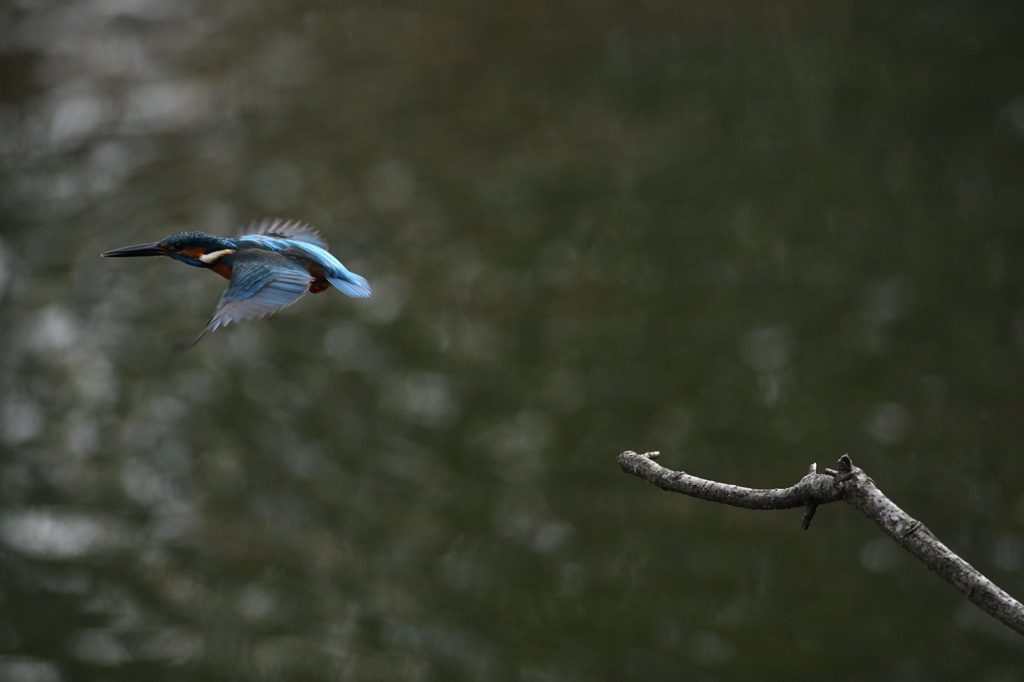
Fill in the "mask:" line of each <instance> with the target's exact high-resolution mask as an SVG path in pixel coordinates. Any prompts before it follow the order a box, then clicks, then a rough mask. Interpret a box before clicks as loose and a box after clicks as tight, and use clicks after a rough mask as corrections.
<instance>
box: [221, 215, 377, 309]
mask: <svg viewBox="0 0 1024 682" xmlns="http://www.w3.org/2000/svg"><path fill="white" fill-rule="evenodd" d="M289 224H290V223H289ZM297 224H299V225H301V223H297ZM305 227H309V226H308V225H307V226H305ZM274 229H275V230H277V229H279V228H274ZM309 229H310V230H312V229H313V228H311V227H310V228H309ZM314 233H315V231H314ZM239 242H240V243H242V244H245V242H249V243H250V244H254V245H257V246H260V247H263V248H265V249H272V250H273V251H274V252H276V253H281V254H286V255H288V256H291V257H292V258H295V259H297V260H298V262H300V263H302V264H306V263H310V264H313V265H316V266H317V267H318V268H319V269H321V270H323V272H324V276H325V277H326V278H327V281H328V282H330V283H331V284H333V285H334V286H335V287H336V288H337V289H338V290H339V291H341V292H342V293H344V294H347V295H349V296H354V297H355V298H366V297H367V296H369V295H370V293H371V292H370V285H369V283H368V282H367V281H366V279H365V278H364V277H362V276H360V275H357V274H356V273H354V272H352V271H351V270H349V269H348V268H346V267H345V266H344V265H342V264H341V261H339V260H338V259H337V258H335V257H334V256H333V255H331V253H330V252H329V251H328V250H327V248H326V243H324V242H323V240H321V243H322V244H324V245H323V246H321V245H320V244H315V243H313V241H312V240H310V239H301V238H298V237H296V236H295V235H288V236H282V235H280V234H279V233H278V232H265V233H256V234H246V235H243V236H242V237H239Z"/></svg>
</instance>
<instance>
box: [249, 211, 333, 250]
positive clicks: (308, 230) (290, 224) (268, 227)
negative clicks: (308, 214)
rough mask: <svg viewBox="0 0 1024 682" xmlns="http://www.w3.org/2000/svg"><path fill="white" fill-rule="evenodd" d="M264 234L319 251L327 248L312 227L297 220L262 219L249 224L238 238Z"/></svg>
mask: <svg viewBox="0 0 1024 682" xmlns="http://www.w3.org/2000/svg"><path fill="white" fill-rule="evenodd" d="M261 234H265V235H267V236H268V237H281V238H283V239H294V240H295V241H300V242H306V243H307V244H312V245H313V246H319V247H320V248H321V249H326V248H327V241H326V240H325V239H324V238H323V237H321V236H320V233H319V232H318V231H317V229H316V228H315V227H313V226H312V225H307V224H306V223H301V222H299V221H298V220H282V219H281V218H263V219H262V220H257V221H255V222H252V223H249V224H248V225H246V226H245V227H243V228H242V230H241V232H240V234H239V235H238V236H239V237H255V236H257V235H261Z"/></svg>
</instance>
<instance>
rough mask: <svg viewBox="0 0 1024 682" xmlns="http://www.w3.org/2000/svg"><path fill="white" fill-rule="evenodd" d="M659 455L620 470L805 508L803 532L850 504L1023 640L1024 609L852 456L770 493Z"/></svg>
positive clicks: (680, 489)
mask: <svg viewBox="0 0 1024 682" xmlns="http://www.w3.org/2000/svg"><path fill="white" fill-rule="evenodd" d="M659 455H660V453H658V452H647V453H644V454H637V453H635V452H633V451H631V450H627V451H626V452H623V453H622V454H620V455H619V458H618V460H619V466H620V467H622V470H623V471H625V472H626V473H628V474H632V475H634V476H637V477H639V478H642V479H644V480H646V481H648V482H650V483H652V484H654V485H656V486H658V487H659V488H661V489H662V490H667V491H670V492H676V493H682V494H683V495H687V496H689V497H695V498H697V499H701V500H707V501H709V502H719V503H721V504H728V505H731V506H734V507H742V508H744V509H756V510H776V509H794V508H797V507H803V508H804V514H803V518H802V519H801V521H800V526H801V527H802V528H804V529H805V530H806V529H808V528H810V525H811V520H812V519H813V518H814V513H815V511H817V509H818V507H819V506H821V505H823V504H829V503H831V502H846V503H847V504H849V505H850V506H852V507H853V508H854V509H856V510H857V511H859V512H860V513H861V514H863V515H864V516H866V517H868V518H869V519H871V520H872V521H874V522H875V524H877V525H878V527H879V528H881V529H882V531H883V532H884V533H885V534H886V535H888V536H889V537H890V538H892V539H893V540H894V541H895V542H896V543H897V544H898V545H899V546H900V547H902V548H903V549H905V550H907V551H908V552H910V553H911V554H913V555H914V556H915V557H917V558H918V559H919V560H920V561H921V562H923V563H924V564H925V566H927V567H928V568H929V569H931V570H932V571H934V572H935V573H937V574H938V575H939V577H941V578H942V579H943V580H945V581H946V582H948V583H950V584H951V585H953V586H954V587H955V588H957V589H958V590H960V592H962V593H963V594H964V595H966V596H967V598H968V599H970V600H971V601H972V602H973V603H974V604H975V605H977V606H978V607H979V608H981V609H982V610H983V611H985V612H986V613H988V614H989V615H990V616H992V617H994V618H997V619H998V620H1000V621H1002V622H1003V623H1004V624H1006V625H1007V626H1009V627H1010V628H1012V629H1013V630H1014V631H1015V632H1017V633H1018V634H1021V635H1024V605H1022V604H1021V603H1020V602H1019V601H1017V600H1016V599H1014V598H1013V597H1012V596H1010V595H1009V594H1008V593H1007V592H1006V591H1004V590H1003V589H1001V588H1000V587H999V586H998V585H996V584H995V583H993V582H992V581H991V580H989V579H988V578H986V577H985V576H984V575H982V574H981V573H980V572H979V571H978V570H977V569H975V568H974V567H973V566H971V565H970V564H969V563H967V562H966V561H964V560H963V559H962V558H960V556H958V555H957V554H956V553H955V552H953V551H952V550H951V549H949V548H948V547H946V545H944V544H943V543H942V542H940V541H939V539H938V538H937V537H936V536H935V534H934V533H932V532H931V531H930V530H928V528H927V527H925V525H924V524H923V523H921V522H920V521H918V520H917V519H915V518H914V517H912V516H910V515H909V514H907V513H906V512H905V511H903V510H902V509H900V508H899V507H898V506H897V505H896V504H895V503H894V502H893V501H892V500H890V499H889V498H888V497H886V496H885V494H884V493H882V491H881V490H880V489H879V488H878V486H876V485H875V482H874V481H872V480H871V478H870V477H869V476H868V475H867V474H866V473H864V471H863V470H861V469H859V468H858V467H856V466H854V465H853V461H852V460H851V459H850V456H849V455H843V456H842V457H840V458H839V461H838V462H837V463H836V468H835V469H827V468H826V469H825V470H824V472H823V473H818V466H817V464H812V465H811V466H810V468H809V469H808V471H807V473H806V474H804V476H803V477H802V478H801V479H800V480H799V481H797V482H796V483H795V484H794V485H791V486H790V487H788V488H767V489H763V488H745V487H743V486H738V485H732V484H729V483H719V482H717V481H711V480H707V479H703V478H698V477H697V476H692V475H690V474H687V473H686V472H683V471H673V470H671V469H667V468H665V467H663V466H661V465H660V464H658V463H657V462H656V461H655V460H656V459H658V457H659Z"/></svg>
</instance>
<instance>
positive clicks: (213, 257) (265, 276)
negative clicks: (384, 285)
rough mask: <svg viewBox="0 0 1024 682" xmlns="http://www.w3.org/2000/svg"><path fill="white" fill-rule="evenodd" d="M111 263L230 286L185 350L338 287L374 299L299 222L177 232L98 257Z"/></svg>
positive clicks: (184, 344) (267, 221)
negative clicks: (170, 269) (165, 266)
mask: <svg viewBox="0 0 1024 682" xmlns="http://www.w3.org/2000/svg"><path fill="white" fill-rule="evenodd" d="M100 255H101V256H105V257H108V258H124V257H135V256H169V257H170V258H173V259H175V260H180V261H181V262H183V263H188V264H189V265H192V266H194V267H197V268H205V269H207V270H212V271H213V272H215V273H217V274H218V275H220V276H221V277H224V278H226V279H227V280H228V288H227V289H226V290H225V291H224V294H223V295H222V296H221V297H220V301H219V302H218V303H217V308H216V309H215V310H214V311H213V315H212V316H210V319H209V321H208V322H207V323H206V326H205V327H204V328H203V329H202V331H200V332H199V333H198V334H196V335H195V336H193V337H192V338H190V339H188V340H187V341H184V342H182V343H180V344H178V345H177V348H178V349H179V350H187V349H189V348H191V347H192V346H194V345H196V343H198V342H199V340H200V339H202V338H203V336H205V335H206V334H207V333H209V332H212V331H214V330H217V329H220V328H221V327H223V326H225V325H229V324H231V323H232V322H245V321H246V320H254V319H257V318H260V317H265V316H267V315H270V314H271V313H273V312H276V311H278V310H280V309H281V308H284V307H286V306H290V305H291V304H292V303H295V301H297V300H299V299H300V298H301V297H302V295H303V294H305V293H306V292H307V291H309V292H310V293H312V294H318V293H320V292H321V291H324V290H325V289H329V288H330V287H332V286H333V287H334V288H335V289H338V290H339V291H341V292H342V293H343V294H347V295H349V296H354V297H356V298H366V297H367V296H369V295H370V285H369V284H368V283H367V282H366V280H365V279H364V278H363V277H360V276H359V275H357V274H356V273H354V272H352V271H350V270H349V269H348V268H346V267H345V266H344V265H342V264H341V261H339V260H338V259H337V258H335V257H334V256H333V255H331V254H330V252H328V251H327V242H326V241H325V240H324V238H323V237H321V236H320V233H319V232H318V231H317V230H316V228H314V227H312V226H310V225H307V224H306V223H303V222H299V221H297V220H282V219H280V218H264V219H263V220H257V221H255V222H253V223H250V224H249V225H247V226H245V227H244V228H242V229H241V230H240V231H239V234H238V236H235V237H216V236H214V235H212V234H206V233H205V232H179V233H178V234H172V235H171V236H169V237H165V238H163V239H161V240H160V241H158V242H153V243H151V244H139V245H137V246H125V247H122V248H120V249H113V250H111V251H107V252H105V253H102V254H100Z"/></svg>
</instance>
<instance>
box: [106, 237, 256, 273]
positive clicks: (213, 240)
mask: <svg viewBox="0 0 1024 682" xmlns="http://www.w3.org/2000/svg"><path fill="white" fill-rule="evenodd" d="M235 249H236V244H235V240H233V239H225V238H223V237H215V236H213V235H212V234H206V233H205V232H180V233H178V234H172V235H171V236H169V237H165V238H164V239H161V240H160V241H158V242H153V243H151V244H138V245H136V246H123V247H121V248H120V249H113V250H111V251H107V252H105V253H102V254H100V255H101V256H107V257H113V258H127V257H138V256H169V257H170V258H174V259H175V260H180V261H181V262H183V263H188V264H189V265H194V266H195V267H197V268H210V267H213V266H214V265H216V264H217V263H218V262H219V261H220V259H221V258H223V257H224V256H226V255H228V254H232V253H234V252H235Z"/></svg>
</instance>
